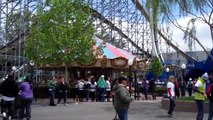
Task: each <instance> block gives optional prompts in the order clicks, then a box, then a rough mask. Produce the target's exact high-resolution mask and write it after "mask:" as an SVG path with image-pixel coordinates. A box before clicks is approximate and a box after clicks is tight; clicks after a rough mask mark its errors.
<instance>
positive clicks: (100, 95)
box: [98, 88, 105, 102]
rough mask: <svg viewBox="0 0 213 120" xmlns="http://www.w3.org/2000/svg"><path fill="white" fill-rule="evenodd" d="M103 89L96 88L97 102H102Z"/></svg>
mask: <svg viewBox="0 0 213 120" xmlns="http://www.w3.org/2000/svg"><path fill="white" fill-rule="evenodd" d="M104 95H105V88H98V101H100V102H104Z"/></svg>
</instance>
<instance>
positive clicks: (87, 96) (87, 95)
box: [86, 89, 90, 101]
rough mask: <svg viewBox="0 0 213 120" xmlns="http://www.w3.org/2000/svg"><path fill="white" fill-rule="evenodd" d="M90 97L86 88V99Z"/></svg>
mask: <svg viewBox="0 0 213 120" xmlns="http://www.w3.org/2000/svg"><path fill="white" fill-rule="evenodd" d="M89 98H90V90H89V89H88V90H86V101H88V100H89Z"/></svg>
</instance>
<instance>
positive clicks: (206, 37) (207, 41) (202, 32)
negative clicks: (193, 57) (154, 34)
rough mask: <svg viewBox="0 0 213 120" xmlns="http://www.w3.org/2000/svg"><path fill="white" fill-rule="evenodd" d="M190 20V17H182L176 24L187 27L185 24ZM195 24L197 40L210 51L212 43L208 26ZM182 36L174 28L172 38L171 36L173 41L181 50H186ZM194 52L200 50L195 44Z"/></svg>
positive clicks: (199, 22) (197, 22)
mask: <svg viewBox="0 0 213 120" xmlns="http://www.w3.org/2000/svg"><path fill="white" fill-rule="evenodd" d="M190 19H191V18H190V17H184V18H181V19H179V20H178V23H179V24H180V25H182V26H184V27H187V23H188V21H189V20H190ZM195 24H196V30H197V38H198V39H199V40H200V42H201V43H202V44H203V46H204V47H205V48H209V49H212V47H213V43H212V40H211V34H210V29H209V26H208V25H206V24H205V23H203V22H202V21H196V22H195ZM183 36H184V34H183V32H182V31H181V30H180V29H178V28H176V27H174V28H173V36H172V38H173V40H174V41H176V42H177V43H178V44H179V46H180V48H181V49H183V50H186V49H187V43H185V42H184V39H183ZM196 50H202V48H201V47H199V46H198V44H197V43H196ZM202 51H203V50H202Z"/></svg>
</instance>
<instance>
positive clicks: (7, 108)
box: [1, 99, 14, 116]
mask: <svg viewBox="0 0 213 120" xmlns="http://www.w3.org/2000/svg"><path fill="white" fill-rule="evenodd" d="M13 106H14V101H5V100H3V99H2V100H1V108H2V113H3V112H5V113H6V114H7V116H12V115H13Z"/></svg>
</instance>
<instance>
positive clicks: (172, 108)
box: [168, 97, 176, 114]
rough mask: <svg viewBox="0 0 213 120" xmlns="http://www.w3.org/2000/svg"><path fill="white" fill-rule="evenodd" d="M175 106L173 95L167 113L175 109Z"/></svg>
mask: <svg viewBox="0 0 213 120" xmlns="http://www.w3.org/2000/svg"><path fill="white" fill-rule="evenodd" d="M175 106H176V104H175V97H173V98H172V99H170V105H169V110H168V114H172V112H173V110H174V109H175Z"/></svg>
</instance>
